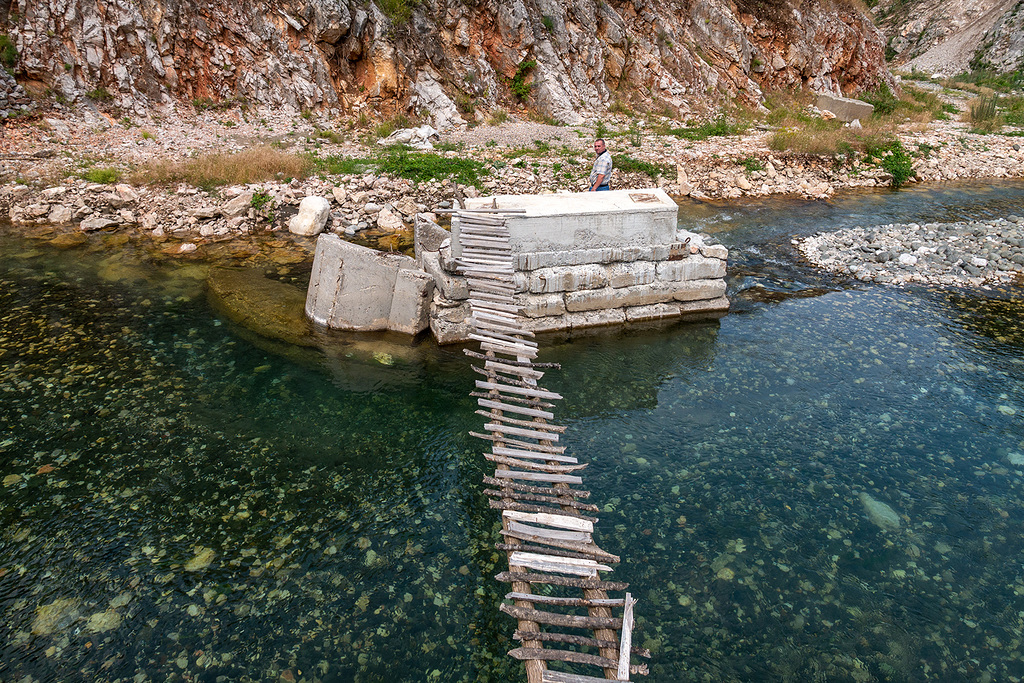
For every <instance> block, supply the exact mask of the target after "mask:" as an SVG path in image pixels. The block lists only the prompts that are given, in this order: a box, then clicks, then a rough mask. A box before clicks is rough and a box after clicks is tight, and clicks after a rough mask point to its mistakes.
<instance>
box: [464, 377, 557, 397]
mask: <svg viewBox="0 0 1024 683" xmlns="http://www.w3.org/2000/svg"><path fill="white" fill-rule="evenodd" d="M476 388H477V389H493V390H497V391H503V392H505V393H506V394H517V395H519V396H532V397H536V398H546V399H549V400H557V399H560V398H562V395H561V394H556V393H555V392H553V391H544V390H542V389H528V388H526V387H514V386H511V385H509V384H497V383H495V382H481V381H480V380H476Z"/></svg>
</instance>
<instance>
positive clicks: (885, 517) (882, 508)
mask: <svg viewBox="0 0 1024 683" xmlns="http://www.w3.org/2000/svg"><path fill="white" fill-rule="evenodd" d="M859 498H860V502H861V505H863V506H864V512H866V513H867V516H868V519H870V520H871V523H872V524H874V525H876V526H878V527H879V528H881V529H885V530H886V531H895V530H897V529H899V528H900V516H899V515H897V514H896V511H895V510H893V509H892V508H891V507H889V506H888V505H886V504H885V503H883V502H882V501H880V500H875V499H874V498H872V497H871V496H870V495H869V494H867V493H861V494H860V496H859Z"/></svg>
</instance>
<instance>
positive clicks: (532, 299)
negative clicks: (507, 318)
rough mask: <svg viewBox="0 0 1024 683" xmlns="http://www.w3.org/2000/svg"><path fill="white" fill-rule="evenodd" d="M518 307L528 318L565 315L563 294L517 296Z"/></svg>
mask: <svg viewBox="0 0 1024 683" xmlns="http://www.w3.org/2000/svg"><path fill="white" fill-rule="evenodd" d="M515 302H516V305H517V306H522V315H523V316H525V317H527V318H544V317H548V316H552V315H562V314H564V313H565V299H564V298H563V297H562V295H561V294H517V295H516V297H515Z"/></svg>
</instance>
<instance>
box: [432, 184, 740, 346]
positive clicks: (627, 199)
mask: <svg viewBox="0 0 1024 683" xmlns="http://www.w3.org/2000/svg"><path fill="white" fill-rule="evenodd" d="M467 208H468V209H474V208H497V209H508V210H518V211H523V212H524V213H512V214H508V215H507V218H506V222H505V224H506V227H507V228H508V231H509V243H510V246H511V248H512V254H513V258H514V261H515V267H516V273H515V281H516V295H515V301H516V303H517V304H519V305H520V306H522V314H523V316H524V317H525V318H526V321H525V325H526V327H527V328H528V329H531V330H533V331H535V332H547V331H555V330H566V329H572V328H581V327H593V326H596V325H612V324H617V323H625V322H632V321H640V320H652V319H658V318H672V317H678V316H682V315H690V314H703V315H707V314H712V313H719V314H720V313H722V312H724V311H726V310H728V308H729V300H728V299H727V298H726V297H725V280H724V278H725V267H726V259H727V258H728V251H727V250H726V248H725V247H723V246H721V245H710V244H706V243H705V241H704V239H703V238H702V237H701V236H699V235H697V234H695V233H689V232H686V231H679V230H678V229H677V211H678V207H677V205H676V203H675V202H674V201H673V200H672V199H671V198H670V197H669V196H668V195H667V194H665V193H664V192H663V191H662V190H658V189H651V190H616V191H612V192H583V193H576V194H553V195H511V196H502V197H483V198H478V199H470V200H467ZM439 231H440V232H439ZM444 232H445V231H444V230H443V229H442V228H439V227H437V226H432V225H430V224H426V223H425V222H423V221H422V220H421V221H420V222H419V223H418V224H417V229H416V258H417V261H418V262H419V263H420V264H421V266H422V267H423V269H424V270H425V271H426V272H427V273H429V274H430V275H432V276H433V277H434V280H435V283H436V287H435V290H434V301H433V305H432V310H431V314H430V328H431V330H432V331H433V333H434V336H435V337H437V340H438V342H439V343H442V344H445V343H453V342H458V341H463V340H465V339H467V338H468V336H467V335H468V334H469V324H468V322H467V319H468V317H469V304H468V298H469V288H468V287H467V285H466V282H465V279H464V278H462V277H459V276H458V275H457V274H456V272H455V259H456V258H457V257H458V255H459V254H460V253H461V244H460V239H459V237H460V235H459V222H458V218H457V217H455V218H453V219H452V230H451V235H450V239H448V240H445V239H444V238H445V237H446V236H447V235H445V234H443V233H444ZM435 244H436V245H437V247H436V248H433V245H435Z"/></svg>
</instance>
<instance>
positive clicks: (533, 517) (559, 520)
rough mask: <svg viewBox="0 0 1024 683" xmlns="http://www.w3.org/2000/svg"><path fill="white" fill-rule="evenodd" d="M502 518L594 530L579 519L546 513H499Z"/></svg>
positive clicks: (588, 523) (589, 524) (578, 529)
mask: <svg viewBox="0 0 1024 683" xmlns="http://www.w3.org/2000/svg"><path fill="white" fill-rule="evenodd" d="M501 516H502V517H507V518H508V519H514V520H516V521H517V522H529V523H531V524H543V525H545V526H552V527H556V528H558V529H572V530H574V531H587V532H591V531H593V530H594V524H593V522H588V521H586V520H583V519H580V518H579V517H570V516H566V515H557V514H548V513H529V512H513V511H511V510H510V511H507V512H503V513H501Z"/></svg>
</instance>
